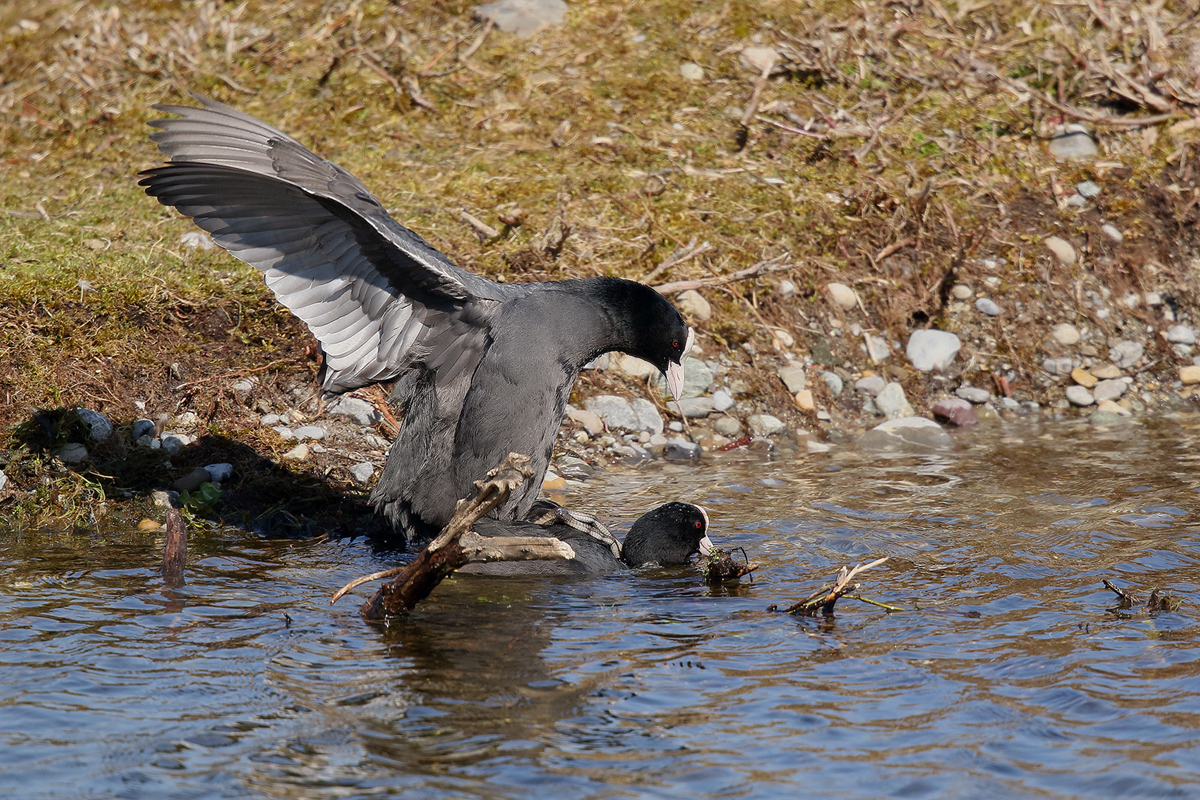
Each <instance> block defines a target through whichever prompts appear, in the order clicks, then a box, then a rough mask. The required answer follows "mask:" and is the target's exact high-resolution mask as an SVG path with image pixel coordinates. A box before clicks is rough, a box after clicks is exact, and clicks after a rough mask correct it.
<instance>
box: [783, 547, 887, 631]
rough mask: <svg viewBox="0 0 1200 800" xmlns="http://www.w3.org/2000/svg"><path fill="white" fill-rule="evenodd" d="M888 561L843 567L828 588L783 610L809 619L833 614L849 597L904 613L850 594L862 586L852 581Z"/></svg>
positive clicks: (881, 560) (882, 559)
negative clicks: (819, 615) (837, 606)
mask: <svg viewBox="0 0 1200 800" xmlns="http://www.w3.org/2000/svg"><path fill="white" fill-rule="evenodd" d="M887 560H888V557H887V556H884V557H883V558H877V559H875V560H874V561H872V562H870V563H869V564H858V565H856V566H855V567H854V568H853V569H847V568H846V567H842V569H841V571H840V572H839V573H838V577H837V580H836V581H834V582H833V583H832V584H830V585H828V586H823V587H821V588H820V589H818V590H817V591H815V592H813V593H812V594H810V595H809V596H808V597H806V598H804V599H803V600H801V601H800V602H799V603H795V604H794V605H791V606H788V607H787V608H785V609H783V613H784V614H797V615H804V616H809V617H813V616H816V614H817V612H818V611H820V612H821V613H822V614H832V613H833V606H834V604H835V603H836V602H837V601H838V600H840V599H841V598H842V597H849V598H851V599H852V600H861V601H863V602H864V603H870V604H871V605H873V606H879V607H880V608H885V609H887V610H888V611H903V610H904V609H902V608H897V607H896V606H889V605H887V604H886V603H881V602H879V601H878V600H868V599H867V598H865V597H860V596H859V595H852V594H850V592H856V591H858V589H859V586H860V584H857V583H854V584H852V583H850V581H852V580H854V578H855V576H857V575H858V574H859V573H861V572H866V571H867V570H869V569H871V568H872V567H878V566H879V565H880V564H882V563H884V562H885V561H887ZM767 611H779V607H778V606H775V605H771V606H769V607H768V608H767Z"/></svg>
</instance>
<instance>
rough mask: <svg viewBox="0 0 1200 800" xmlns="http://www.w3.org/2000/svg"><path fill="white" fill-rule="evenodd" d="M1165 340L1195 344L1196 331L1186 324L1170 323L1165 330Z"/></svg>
mask: <svg viewBox="0 0 1200 800" xmlns="http://www.w3.org/2000/svg"><path fill="white" fill-rule="evenodd" d="M1167 341H1168V342H1171V343H1172V344H1195V343H1196V332H1195V331H1193V330H1192V329H1191V328H1189V327H1188V326H1187V325H1172V326H1171V329H1170V330H1168V331H1167Z"/></svg>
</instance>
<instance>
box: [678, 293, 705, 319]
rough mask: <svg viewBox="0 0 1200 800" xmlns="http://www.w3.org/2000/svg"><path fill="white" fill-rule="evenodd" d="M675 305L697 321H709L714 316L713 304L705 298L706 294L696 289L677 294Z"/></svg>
mask: <svg viewBox="0 0 1200 800" xmlns="http://www.w3.org/2000/svg"><path fill="white" fill-rule="evenodd" d="M675 305H676V306H678V307H679V311H680V312H681V313H682V314H684V315H685V316H689V317H692V318H693V319H695V320H696V321H697V322H708V320H710V319H711V318H712V306H711V305H709V302H708V301H707V300H705V299H704V295H702V294H700V293H699V292H697V291H696V290H695V289H688V290H687V291H686V292H680V293H679V294H677V295H675Z"/></svg>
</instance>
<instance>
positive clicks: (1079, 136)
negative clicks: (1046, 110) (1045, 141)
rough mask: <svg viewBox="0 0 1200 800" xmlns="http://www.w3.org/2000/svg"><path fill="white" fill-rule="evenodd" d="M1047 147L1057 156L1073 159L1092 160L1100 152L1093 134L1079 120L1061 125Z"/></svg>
mask: <svg viewBox="0 0 1200 800" xmlns="http://www.w3.org/2000/svg"><path fill="white" fill-rule="evenodd" d="M1047 149H1048V150H1049V151H1050V155H1052V156H1054V157H1055V158H1065V159H1069V160H1072V161H1092V160H1094V159H1095V158H1096V156H1097V155H1098V154H1099V152H1100V150H1099V148H1098V147H1097V146H1096V140H1095V138H1093V137H1092V134H1091V133H1090V132H1089V131H1088V129H1087V128H1086V127H1084V126H1083V125H1080V124H1079V123H1077V122H1071V123H1068V124H1066V125H1060V126H1059V127H1058V130H1056V131H1055V134H1054V138H1053V139H1051V140H1050V145H1049V147H1048V148H1047Z"/></svg>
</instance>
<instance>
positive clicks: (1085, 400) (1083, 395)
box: [1066, 384, 1096, 408]
mask: <svg viewBox="0 0 1200 800" xmlns="http://www.w3.org/2000/svg"><path fill="white" fill-rule="evenodd" d="M1066 395H1067V401H1068V402H1069V403H1070V404H1071V405H1073V406H1079V407H1080V408H1083V407H1086V406H1090V405H1091V404H1092V403H1094V402H1096V398H1095V397H1093V396H1092V393H1091V392H1090V391H1088V390H1087V389H1086V388H1084V387H1083V386H1080V385H1078V384H1073V385H1071V386H1068V387H1067V392H1066Z"/></svg>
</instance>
